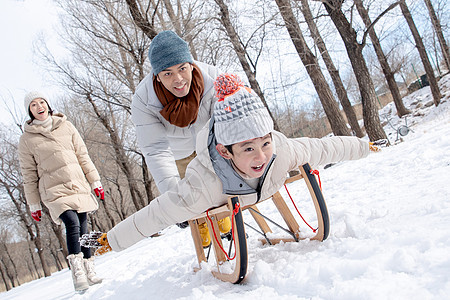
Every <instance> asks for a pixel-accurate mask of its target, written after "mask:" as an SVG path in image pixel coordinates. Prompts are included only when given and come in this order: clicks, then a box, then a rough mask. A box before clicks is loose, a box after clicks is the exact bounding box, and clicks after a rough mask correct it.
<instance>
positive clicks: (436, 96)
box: [400, 0, 442, 106]
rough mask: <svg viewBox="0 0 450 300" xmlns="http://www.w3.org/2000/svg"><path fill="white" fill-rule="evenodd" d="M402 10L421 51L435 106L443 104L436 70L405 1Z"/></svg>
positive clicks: (402, 3) (402, 1)
mask: <svg viewBox="0 0 450 300" xmlns="http://www.w3.org/2000/svg"><path fill="white" fill-rule="evenodd" d="M400 8H401V10H402V13H403V16H404V17H405V19H406V22H407V23H408V26H409V29H410V30H411V33H412V35H413V37H414V41H415V42H416V48H417V51H419V55H420V59H421V60H422V63H423V67H424V68H425V72H426V73H427V78H428V82H429V83H430V89H431V94H432V95H433V101H434V105H436V106H438V105H439V103H440V102H441V98H442V95H441V91H440V90H439V86H438V83H437V80H436V77H435V76H434V70H433V67H432V66H431V63H430V60H429V59H428V54H427V52H426V50H425V46H424V44H423V41H422V38H421V37H420V34H419V31H418V30H417V27H416V24H415V23H414V20H413V18H412V16H411V12H410V11H409V9H408V6H407V5H406V2H405V0H400Z"/></svg>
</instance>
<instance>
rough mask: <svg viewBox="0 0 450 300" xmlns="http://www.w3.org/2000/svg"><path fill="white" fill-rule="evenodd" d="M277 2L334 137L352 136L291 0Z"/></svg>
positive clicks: (276, 0) (278, 0)
mask: <svg viewBox="0 0 450 300" xmlns="http://www.w3.org/2000/svg"><path fill="white" fill-rule="evenodd" d="M275 2H276V3H277V5H278V8H279V9H280V13H281V16H282V17H283V20H284V23H285V24H286V28H287V30H288V32H289V35H290V36H291V40H292V43H293V44H294V46H295V49H296V50H297V53H298V55H299V57H300V59H301V61H302V62H303V65H304V66H305V68H306V71H307V72H308V75H309V77H310V78H311V80H312V82H313V84H314V88H315V89H316V92H317V94H318V95H319V99H320V102H321V103H322V106H323V109H324V111H325V114H326V115H327V118H328V121H329V122H330V125H331V129H332V130H333V133H334V135H350V132H349V129H348V127H347V125H346V123H345V121H344V118H343V117H342V115H341V112H340V110H339V106H338V104H337V103H336V101H335V99H334V97H333V93H332V92H331V89H330V86H329V85H328V83H327V81H326V80H325V77H324V76H323V73H322V70H321V69H320V67H319V64H318V62H317V58H316V57H315V56H314V54H313V53H312V52H311V50H310V49H309V48H308V45H307V44H306V41H305V38H304V37H303V34H302V32H301V30H300V26H299V25H298V22H297V20H296V18H295V16H294V13H293V12H292V7H291V4H290V2H289V0H275Z"/></svg>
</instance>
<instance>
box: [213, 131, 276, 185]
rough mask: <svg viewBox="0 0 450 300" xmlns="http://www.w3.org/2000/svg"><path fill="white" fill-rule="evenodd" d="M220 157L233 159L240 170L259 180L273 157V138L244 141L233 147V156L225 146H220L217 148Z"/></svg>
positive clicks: (267, 136) (269, 135)
mask: <svg viewBox="0 0 450 300" xmlns="http://www.w3.org/2000/svg"><path fill="white" fill-rule="evenodd" d="M216 149H217V151H219V153H220V155H221V156H222V157H223V158H225V159H231V160H232V161H233V163H234V165H235V166H236V168H238V170H239V171H240V172H242V173H244V174H246V175H247V176H249V177H251V178H259V177H261V176H262V175H263V174H264V170H265V169H266V168H267V165H268V163H269V161H270V159H271V158H272V155H273V147H272V136H271V134H267V135H265V136H263V137H259V138H255V139H251V140H247V141H243V142H240V143H237V144H234V145H232V146H231V149H232V150H233V154H231V153H230V152H229V151H228V150H227V149H226V148H225V146H223V145H222V144H218V145H217V147H216Z"/></svg>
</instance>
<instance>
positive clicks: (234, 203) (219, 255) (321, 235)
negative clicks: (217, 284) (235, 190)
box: [189, 164, 330, 283]
mask: <svg viewBox="0 0 450 300" xmlns="http://www.w3.org/2000/svg"><path fill="white" fill-rule="evenodd" d="M299 169H300V174H298V175H296V176H294V177H290V178H288V179H287V180H286V181H285V184H287V183H291V182H294V181H296V180H300V179H304V180H305V183H306V185H307V187H308V190H309V193H310V195H311V199H312V202H313V203H314V209H315V213H316V216H317V228H316V229H314V233H315V234H314V235H313V236H312V237H309V239H312V240H318V241H323V240H325V239H326V238H327V237H328V234H329V230H330V222H329V217H328V211H327V207H326V204H325V200H324V198H323V195H322V191H321V190H320V187H319V184H318V183H317V181H316V178H315V176H314V175H313V174H311V168H310V166H309V164H305V165H303V166H301V167H300V168H299ZM268 199H272V201H273V203H274V204H275V207H276V208H277V210H278V212H279V213H280V215H281V217H282V219H283V220H284V222H285V223H286V226H287V228H285V227H283V226H281V225H280V224H278V223H276V222H274V221H273V220H272V219H271V218H268V217H267V216H264V215H263V214H261V212H260V211H259V210H258V208H257V207H256V204H255V205H250V206H247V207H243V208H242V207H241V206H240V202H239V197H238V196H230V197H229V198H228V203H227V204H225V205H222V206H220V207H217V208H213V209H210V210H208V211H207V212H205V213H202V214H201V215H199V216H197V217H196V218H194V219H191V220H189V227H190V228H191V234H192V238H193V241H194V246H195V251H196V254H197V259H198V263H199V268H196V270H199V269H200V268H201V263H202V262H203V261H205V262H207V261H208V259H209V253H210V252H209V251H210V250H211V249H210V248H213V250H214V254H215V260H216V265H217V269H216V270H213V271H212V274H213V276H214V277H216V278H218V279H220V280H223V281H227V282H231V283H240V282H241V281H242V280H243V279H244V278H245V275H246V273H247V266H248V249H247V234H246V232H245V226H244V224H245V225H247V227H250V228H252V229H254V230H255V231H257V232H259V233H260V234H261V235H262V236H263V237H264V238H263V239H262V240H261V241H262V242H263V243H268V244H270V245H273V244H277V243H279V242H281V241H283V242H298V241H299V240H301V239H303V238H301V236H300V226H299V224H298V223H297V221H296V219H295V217H294V215H293V214H292V212H291V209H289V207H288V205H287V203H286V202H285V200H284V199H283V197H282V196H281V194H280V192H277V193H275V194H274V195H272V197H270V198H268ZM266 200H267V199H266ZM261 202H262V201H260V202H258V203H261ZM244 210H248V211H249V212H250V215H251V216H252V217H253V219H254V220H255V222H256V224H257V225H258V227H259V230H258V229H256V228H254V227H252V226H250V225H249V224H247V223H244V219H243V211H244ZM227 216H228V217H230V219H231V220H232V238H231V240H230V241H229V242H228V244H229V245H228V246H229V247H228V248H229V249H228V253H227V252H226V251H225V249H224V243H223V242H222V239H221V237H220V231H219V226H218V223H217V221H218V220H221V219H223V218H225V217H227ZM302 218H303V217H302ZM267 221H269V223H271V224H272V225H276V226H277V227H279V228H281V229H282V230H283V231H284V232H286V233H288V235H289V237H281V238H273V237H269V236H268V233H272V230H271V228H270V226H269V224H268V223H267ZM204 222H206V223H207V226H208V229H209V233H210V235H211V240H212V241H211V246H210V247H209V248H208V249H206V251H207V254H205V249H203V246H202V238H201V235H200V231H199V229H198V225H199V224H202V223H204ZM270 235H272V234H270ZM233 247H234V253H231V252H232V250H233V249H232V248H233ZM225 264H226V265H227V266H226V267H224V265H225Z"/></svg>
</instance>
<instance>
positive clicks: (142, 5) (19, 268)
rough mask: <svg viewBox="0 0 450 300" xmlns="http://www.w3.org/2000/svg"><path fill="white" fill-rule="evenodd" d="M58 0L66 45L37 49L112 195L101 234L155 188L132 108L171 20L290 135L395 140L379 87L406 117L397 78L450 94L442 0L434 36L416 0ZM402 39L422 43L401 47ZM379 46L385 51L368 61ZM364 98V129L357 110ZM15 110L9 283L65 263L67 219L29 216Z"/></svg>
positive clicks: (101, 213)
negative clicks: (419, 74)
mask: <svg viewBox="0 0 450 300" xmlns="http://www.w3.org/2000/svg"><path fill="white" fill-rule="evenodd" d="M54 2H55V3H56V5H57V6H58V7H59V9H60V13H61V27H60V30H59V38H60V40H61V41H62V44H63V45H64V48H65V52H63V53H61V52H56V51H54V50H52V49H49V48H48V47H47V45H46V43H45V41H43V40H41V41H37V45H38V46H37V47H36V55H37V57H39V61H40V63H41V67H42V68H43V69H45V70H47V71H48V74H50V76H51V80H53V82H54V83H55V85H57V86H58V87H59V89H60V90H62V91H64V92H63V93H61V95H60V97H59V99H51V100H55V104H57V105H56V107H57V108H59V109H58V110H59V111H61V112H63V113H65V114H66V115H67V116H68V119H69V120H70V121H71V122H73V123H74V125H75V126H76V127H77V128H78V130H79V131H80V133H81V135H82V136H83V138H84V140H85V141H86V144H87V146H88V149H89V153H90V156H91V158H92V159H93V161H94V163H95V165H96V166H97V168H98V170H99V172H100V174H101V176H102V183H103V185H104V188H105V191H106V195H107V197H106V199H105V201H104V202H101V204H100V209H99V210H98V211H97V212H96V213H94V214H91V215H90V216H89V217H90V224H91V228H92V229H93V230H99V231H107V230H109V229H110V228H111V227H113V226H114V225H115V224H117V223H118V222H120V221H121V220H123V219H124V218H126V217H127V216H129V215H130V214H132V213H133V212H135V211H137V210H139V209H140V208H142V207H144V206H145V205H147V204H148V203H149V202H150V201H152V200H153V199H154V198H155V197H156V196H157V195H158V191H157V189H156V188H155V185H154V183H153V181H152V178H151V175H150V174H149V173H148V170H147V167H146V164H145V161H144V157H143V155H142V153H141V152H140V150H139V148H138V147H137V144H136V139H135V136H134V128H133V125H132V124H131V121H130V105H131V98H132V95H133V93H134V91H135V90H136V87H137V85H138V84H139V82H140V81H141V80H142V79H143V78H144V77H145V75H146V74H147V73H148V67H149V66H148V62H147V51H148V47H149V45H150V42H151V40H152V39H153V38H154V37H155V36H156V34H157V33H158V32H160V31H162V30H174V31H175V32H176V33H177V34H178V35H180V36H181V37H182V38H183V39H185V40H186V41H187V42H188V44H189V46H190V49H191V52H192V55H193V57H194V59H196V60H200V61H204V62H206V63H209V64H214V65H217V66H219V67H220V68H221V69H222V70H223V71H227V72H237V73H239V74H241V76H242V77H243V78H244V79H245V80H246V81H247V82H248V83H249V85H250V86H251V88H252V89H253V90H254V91H255V92H256V93H257V94H258V95H259V96H260V97H261V99H262V100H263V102H264V104H265V105H266V106H267V108H268V109H269V111H270V114H271V116H272V118H273V119H274V123H275V126H276V129H277V130H279V131H282V132H283V133H285V134H286V135H288V136H298V135H308V136H317V137H321V136H324V135H325V134H328V133H329V131H328V128H329V129H330V130H331V132H332V133H334V134H335V135H356V136H359V137H362V136H364V135H365V134H367V135H368V137H369V139H371V140H378V139H381V138H386V133H385V132H384V130H383V127H382V125H381V123H380V119H379V115H378V109H379V108H380V107H379V105H378V101H377V95H376V87H377V88H378V87H379V86H380V85H383V86H387V87H388V89H389V91H390V93H391V95H392V98H393V101H394V103H395V106H396V108H397V113H398V115H399V116H400V117H401V116H403V115H406V114H408V113H409V110H408V109H407V108H406V107H405V106H404V104H403V102H402V100H401V97H402V96H401V91H400V89H399V87H398V80H399V79H398V78H402V79H403V80H404V81H408V82H405V83H406V84H408V83H409V82H411V81H413V80H414V79H415V78H414V71H417V70H424V71H425V72H426V76H427V78H428V81H429V83H430V88H431V91H432V95H433V101H434V104H435V105H436V106H437V105H439V103H440V99H441V93H440V91H439V87H438V85H437V81H438V75H439V74H435V71H434V69H437V67H438V66H439V70H440V69H441V68H442V69H446V70H449V68H450V53H449V48H448V46H447V43H446V40H445V33H446V32H448V30H447V28H448V27H447V26H448V25H449V24H447V23H445V22H447V20H448V19H449V18H448V10H447V9H448V5H447V6H446V2H445V1H442V0H436V1H433V3H432V1H431V0H424V2H423V3H422V5H423V6H424V7H426V9H427V11H428V12H429V17H428V16H427V17H428V20H426V21H422V22H421V24H422V23H426V22H429V23H430V24H431V26H432V28H433V30H432V31H428V32H427V36H430V35H431V36H433V37H436V38H437V40H438V42H437V43H436V42H435V40H427V39H423V38H422V37H421V34H420V33H419V29H421V27H417V24H416V23H415V21H414V18H415V17H416V15H415V14H414V12H415V11H417V7H418V5H419V3H418V1H412V2H408V3H407V2H406V0H399V1H388V3H386V2H383V3H378V6H375V2H374V3H372V2H371V1H365V0H353V1H345V2H344V1H343V0H320V1H319V0H314V1H311V0H310V1H308V0H273V1H267V0H253V1H237V0H229V1H224V0H206V1H204V0H201V1H200V0H188V1H181V0H161V1H160V0H145V1H144V0H126V1H116V0H95V1H94V0H55V1H54ZM410 6H411V7H412V8H413V9H411V7H410ZM418 16H419V17H420V15H418ZM405 24H406V25H407V26H405ZM422 28H423V26H422ZM446 30H447V31H446ZM422 35H425V33H424V32H422ZM398 36H403V37H405V38H403V39H402V40H403V41H408V40H409V41H411V42H407V43H406V44H405V43H397V42H396V41H398ZM369 39H370V40H369ZM372 47H373V49H372ZM414 48H415V49H416V50H417V52H416V50H414ZM405 49H408V51H405ZM413 50H414V51H413ZM413 52H414V53H416V54H413ZM344 53H346V54H347V55H344ZM373 53H375V55H376V60H370V59H368V58H370V57H371V55H372V54H373ZM431 53H434V56H432V57H433V59H434V62H435V65H436V67H435V68H433V67H432V61H431V60H430V54H431ZM419 58H420V59H419ZM374 61H375V62H374ZM439 62H442V63H439ZM412 64H413V65H414V70H412V68H411V65H412ZM376 69H379V70H381V72H378V73H377V72H375V71H374V70H376ZM379 74H381V77H380V75H379ZM374 82H376V83H377V84H374ZM380 82H381V84H380ZM352 87H356V88H352ZM56 100H58V101H56ZM358 102H361V104H362V116H363V125H362V126H361V124H360V123H359V122H358V117H357V113H356V112H355V110H354V107H353V104H355V103H358ZM352 103H353V104H352ZM52 104H53V101H52ZM52 107H53V105H52ZM341 109H342V111H341ZM13 117H14V118H15V120H16V122H15V123H16V124H12V125H11V126H9V127H4V128H0V143H1V144H2V148H1V152H0V191H1V192H0V201H2V203H3V204H2V205H1V208H0V218H1V220H2V221H1V222H0V223H1V225H0V248H1V249H2V250H1V251H0V253H1V254H0V275H1V279H2V284H3V288H4V289H5V290H9V289H11V288H12V287H15V286H17V285H20V284H21V283H24V282H26V281H28V280H33V279H36V278H39V277H42V276H49V275H50V274H51V272H53V271H55V270H61V269H63V268H65V267H67V263H66V261H65V257H66V256H67V249H66V246H65V241H64V234H63V231H64V228H61V227H60V226H57V225H55V224H53V223H52V222H51V221H50V219H49V218H48V217H47V216H48V215H47V214H45V212H44V217H43V221H42V222H40V223H39V224H38V223H36V222H35V221H34V220H32V218H31V217H30V211H29V208H28V206H27V205H26V201H25V196H24V192H23V186H22V183H23V182H22V178H21V175H20V169H19V166H18V158H17V142H18V137H19V136H20V134H21V132H22V131H21V130H22V125H21V124H23V121H24V120H23V117H20V116H17V115H15V116H13ZM347 124H348V125H347ZM149 134H151V133H149Z"/></svg>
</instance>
